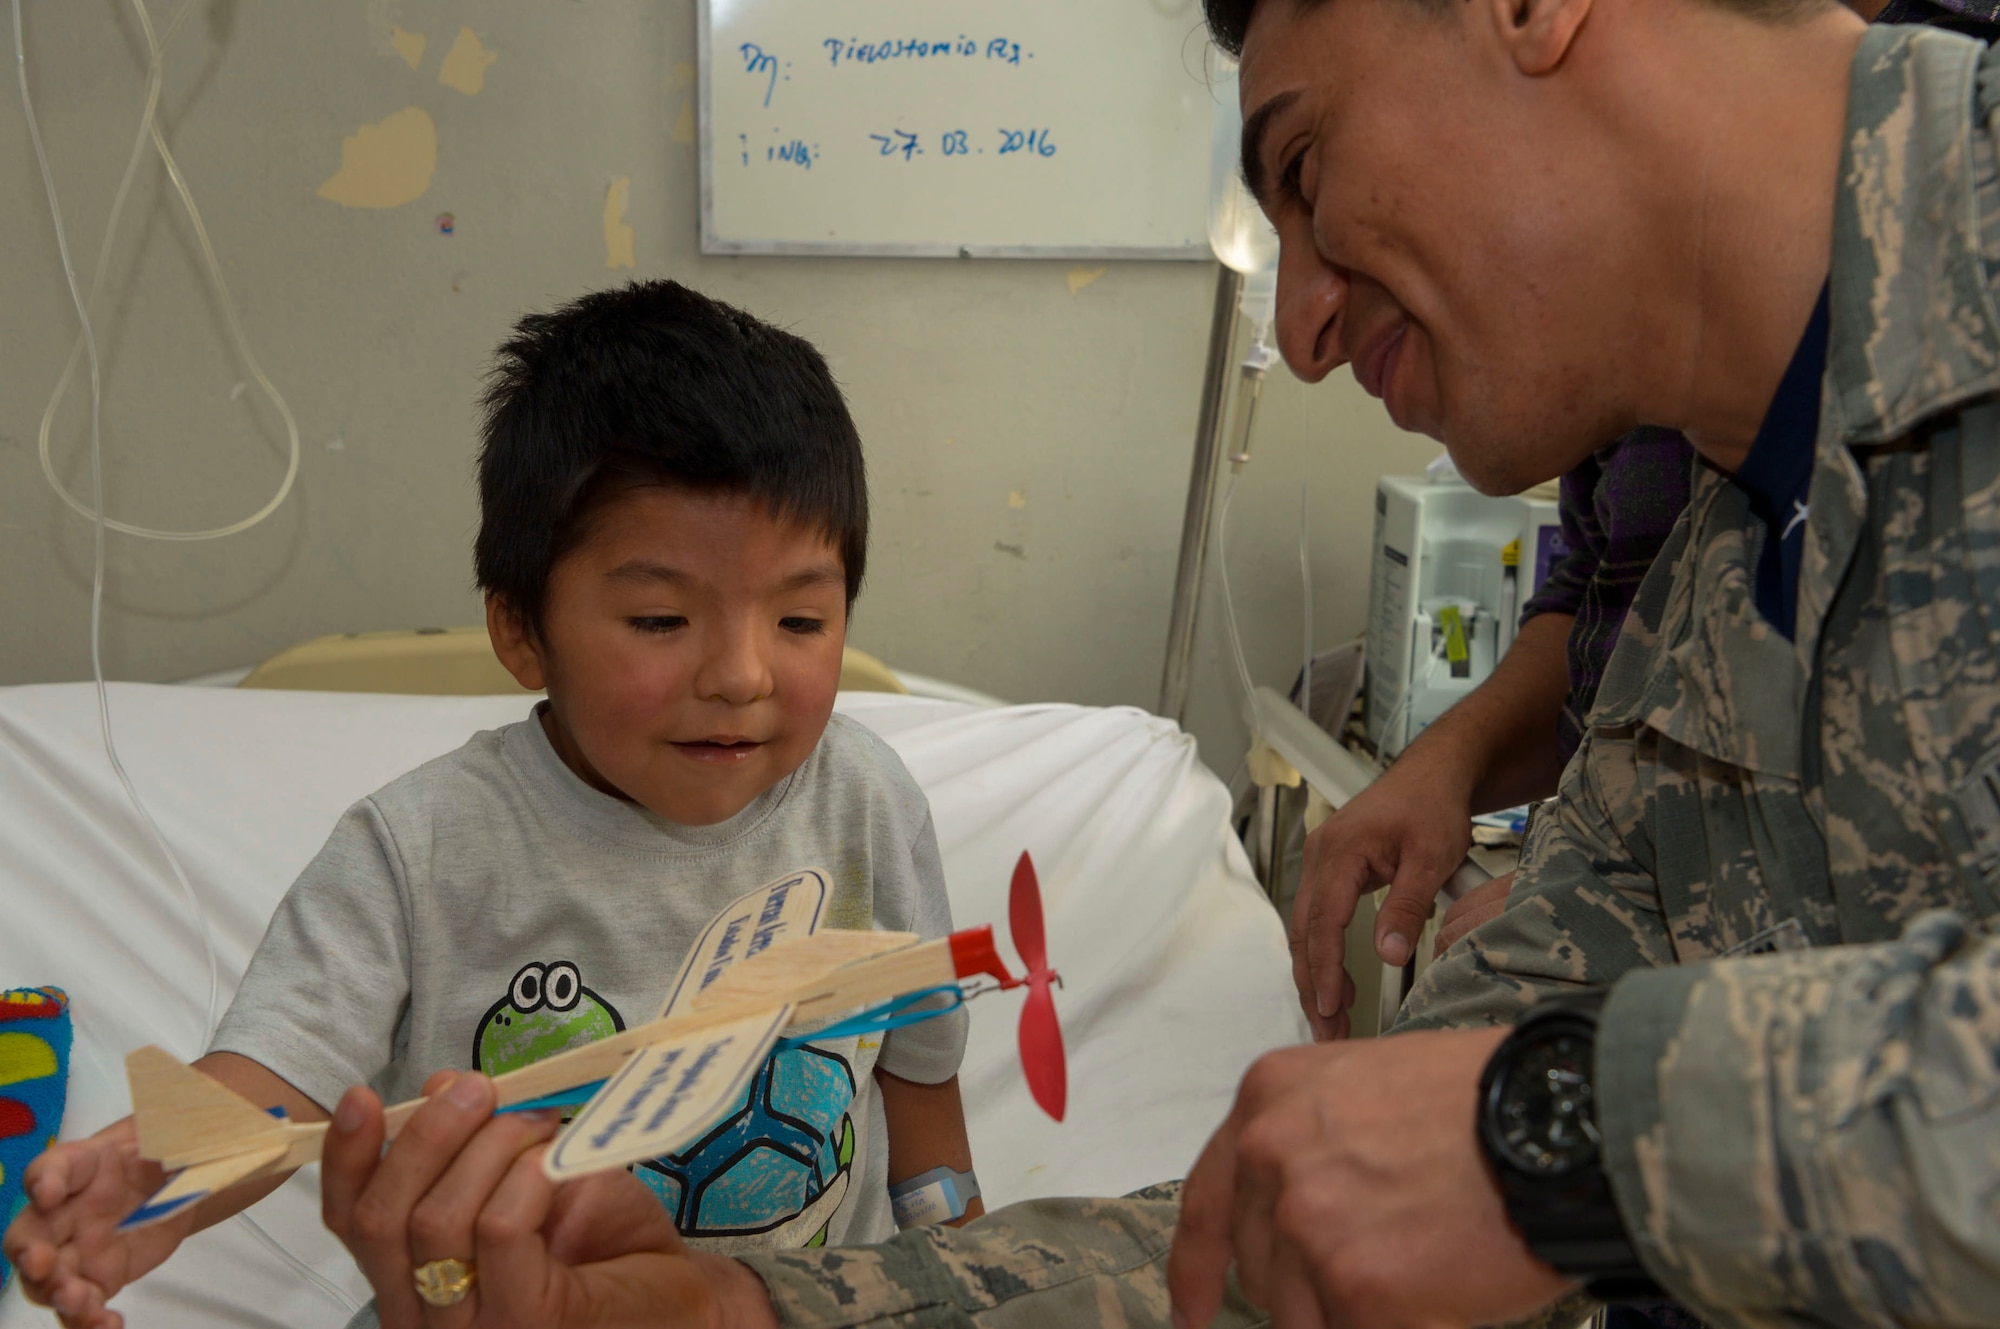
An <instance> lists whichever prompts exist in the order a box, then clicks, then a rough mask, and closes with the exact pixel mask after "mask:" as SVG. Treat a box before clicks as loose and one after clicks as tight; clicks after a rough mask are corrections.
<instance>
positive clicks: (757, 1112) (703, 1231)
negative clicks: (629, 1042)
mask: <svg viewBox="0 0 2000 1329" xmlns="http://www.w3.org/2000/svg"><path fill="white" fill-rule="evenodd" d="M624 1028H625V1020H624V1017H623V1016H621V1015H620V1014H619V1013H618V1010H617V1008H616V1007H614V1006H613V1005H612V1004H611V1003H610V1002H608V1001H606V1000H605V999H604V998H603V997H602V996H601V995H599V994H598V993H596V992H594V991H592V990H591V989H590V988H588V987H586V986H585V985H584V982H583V974H582V970H581V969H580V968H579V967H578V966H577V965H576V964H575V963H574V962H573V961H569V960H555V961H550V962H546V963H544V962H540V961H534V962H530V963H528V964H524V965H522V966H521V968H520V969H519V970H517V971H516V972H515V974H514V978H513V980H512V981H511V982H510V983H509V984H508V985H507V995H506V996H504V997H502V998H500V1000H498V1001H496V1002H494V1003H493V1005H492V1006H490V1007H489V1008H488V1009H487V1011H486V1014H485V1015H484V1016H483V1017H481V1019H480V1021H479V1028H478V1031H477V1032H476V1033H475V1034H474V1036H473V1064H474V1065H475V1066H477V1067H478V1068H479V1070H480V1071H482V1072H483V1073H485V1074H487V1075H501V1074H504V1073H506V1072H508V1071H512V1070H518V1069H520V1068H521V1067H523V1066H527V1065H530V1064H532V1063H534V1062H537V1061H541V1060H543V1059H544V1058H546V1057H552V1056H554V1055H555V1054H556V1053H558V1052H567V1051H568V1050H569V1049H571V1048H576V1047H582V1046H583V1045H584V1044H586V1043H594V1042H596V1041H597V1040H598V1039H600V1038H605V1037H608V1036H609V1035H611V1034H614V1033H617V1032H619V1031H621V1030H623V1029H624ZM835 1046H840V1044H836V1045H835ZM854 1094H855V1083H854V1069H853V1066H852V1064H851V1063H850V1062H849V1061H848V1059H847V1058H846V1057H843V1056H841V1055H840V1054H839V1053H838V1052H836V1051H832V1050H829V1049H827V1048H822V1047H816V1046H812V1045H804V1046H799V1047H781V1048H780V1049H779V1050H778V1051H776V1052H774V1053H772V1054H771V1056H770V1058H769V1059H767V1060H766V1061H765V1063H764V1065H763V1067H762V1069H760V1070H759V1071H758V1072H757V1075H756V1076H755V1077H754V1078H753V1079H752V1080H751V1082H750V1084H749V1085H748V1086H747V1087H746V1088H745V1090H744V1093H743V1097H742V1098H741V1099H739V1100H738V1101H737V1103H736V1104H735V1105H734V1106H733V1107H731V1108H730V1109H729V1110H728V1111H727V1112H725V1113H723V1114H722V1116H721V1117H719V1118H717V1120H716V1122H715V1124H714V1125H712V1126H710V1127H709V1129H708V1131H707V1132H706V1133H705V1134H704V1135H703V1136H702V1138H701V1139H699V1140H696V1141H694V1142H693V1143H692V1144H690V1145H688V1146H687V1148H685V1149H683V1150H682V1151H680V1152H679V1153H675V1154H671V1155H668V1156H665V1157H662V1158H655V1159H650V1160H648V1161H647V1162H644V1163H641V1164H639V1165H638V1166H637V1167H635V1168H634V1169H633V1171H634V1172H635V1173H636V1174H637V1175H638V1177H639V1179H640V1180H641V1181H643V1182H645V1183H646V1185H647V1187H648V1188H649V1189H651V1190H652V1192H653V1193H654V1194H655V1195H657V1196H658V1197H659V1199H660V1203H661V1204H663V1205H664V1206H666V1209H667V1211H668V1212H669V1213H671V1214H672V1215H673V1217H674V1225H675V1226H676V1227H678V1228H679V1229H680V1231H681V1234H682V1235H683V1236H685V1237H688V1238H690V1239H691V1240H696V1241H699V1242H701V1244H702V1245H703V1246H705V1247H707V1248H709V1249H722V1250H732V1249H759V1248H761V1249H784V1248H788V1247H796V1246H818V1245H822V1244H824V1243H825V1241H826V1238H827V1224H828V1222H829V1221H830V1220H831V1219H832V1217H833V1215H834V1213H835V1212H837V1211H838V1210H839V1208H840V1205H841V1202H842V1201H843V1200H844V1199H845V1198H846V1196H847V1187H848V1184H849V1180H850V1177H851V1175H852V1171H853V1163H854V1153H855V1148H856V1144H857V1138H856V1130H855V1124H854V1118H853V1117H852V1115H851V1114H850V1113H849V1112H848V1108H849V1107H850V1106H851V1105H852V1103H853V1102H854Z"/></svg>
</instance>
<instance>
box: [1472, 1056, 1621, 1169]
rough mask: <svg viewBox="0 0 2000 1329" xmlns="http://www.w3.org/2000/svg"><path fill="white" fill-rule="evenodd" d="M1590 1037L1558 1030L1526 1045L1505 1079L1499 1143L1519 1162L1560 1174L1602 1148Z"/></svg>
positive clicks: (1500, 1096) (1501, 1091) (1500, 1103)
mask: <svg viewBox="0 0 2000 1329" xmlns="http://www.w3.org/2000/svg"><path fill="white" fill-rule="evenodd" d="M1590 1063H1591V1040H1590V1038H1589V1037H1588V1036H1587V1035H1584V1034H1580V1033H1558V1034H1555V1035H1553V1036H1552V1037H1549V1038H1547V1039H1544V1040H1542V1041H1540V1042H1536V1043H1533V1044H1531V1045H1529V1046H1527V1047H1524V1048H1522V1049H1521V1051H1520V1055H1519V1058H1518V1059H1517V1060H1516V1061H1515V1062H1514V1064H1513V1066H1512V1067H1510V1068H1509V1069H1508V1071H1507V1076H1506V1078H1505V1079H1504V1080H1503V1081H1502V1082H1501V1083H1500V1085H1499V1086H1498V1087H1499V1094H1498V1095H1497V1097H1498V1102H1497V1104H1496V1107H1497V1108H1498V1118H1499V1119H1498V1121H1497V1122H1496V1123H1495V1124H1496V1125H1497V1126H1498V1127H1499V1131H1498V1134H1499V1137H1500V1143H1501V1144H1502V1146H1503V1147H1504V1148H1505V1149H1506V1151H1507V1153H1508V1155H1509V1157H1510V1159H1511V1160H1512V1162H1513V1163H1514V1164H1515V1166H1517V1167H1520V1168H1522V1169H1523V1170H1525V1171H1528V1172H1531V1173H1537V1174H1540V1175H1543V1176H1559V1175H1562V1174H1564V1173H1567V1172H1571V1171H1574V1170H1575V1169H1577V1168H1580V1167H1582V1166H1584V1165H1585V1164H1587V1163H1589V1162H1590V1161H1591V1159H1592V1158H1594V1157H1595V1156H1596V1153H1597V1114H1596V1111H1595V1109H1594V1107H1593V1105H1592V1103H1591V1095H1590Z"/></svg>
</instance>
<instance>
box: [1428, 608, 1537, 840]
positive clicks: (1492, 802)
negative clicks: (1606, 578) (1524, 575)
mask: <svg viewBox="0 0 2000 1329" xmlns="http://www.w3.org/2000/svg"><path fill="white" fill-rule="evenodd" d="M1575 622H1576V619H1575V617H1574V616H1572V615H1569V614H1537V615H1536V616H1535V617H1533V618H1531V619H1529V620H1528V621H1527V622H1526V623H1523V624H1522V625H1521V630H1520V632H1519V633H1518V634H1516V635H1515V637H1514V644H1513V645H1512V646H1511V647H1509V648H1508V650H1507V654H1506V655H1505V656H1504V657H1502V658H1501V660H1500V663H1499V664H1498V665H1496V666H1495V667H1494V670H1493V676H1492V677H1491V678H1488V679H1487V680H1486V681H1485V682H1484V683H1482V684H1480V685H1479V686H1478V687H1477V688H1475V689H1473V691H1472V692H1471V693H1470V694H1468V695H1467V696H1466V698H1465V700H1463V701H1461V702H1459V703H1458V705H1456V706H1454V707H1452V708H1451V709H1450V710H1448V711H1446V712H1445V713H1444V714H1443V715H1441V716H1439V717H1438V718H1437V719H1436V720H1435V721H1433V722H1432V723H1431V725H1430V727H1429V728H1427V729H1425V730H1424V732H1423V733H1421V734H1419V735H1418V736H1417V738H1416V739H1415V741H1413V742H1412V743H1411V744H1410V746H1409V747H1408V748H1407V749H1405V750H1404V753H1403V755H1402V756H1401V757H1400V758H1398V759H1397V760H1398V764H1404V765H1412V766H1424V767H1431V768H1434V769H1436V770H1437V771H1438V772H1439V775H1440V778H1451V777H1448V776H1446V775H1445V773H1446V772H1448V771H1449V772H1455V773H1456V778H1457V779H1459V780H1462V781H1464V782H1465V785H1464V786H1463V787H1461V788H1460V789H1458V790H1455V791H1453V792H1455V793H1459V794H1462V795H1464V796H1465V797H1466V799H1467V801H1468V802H1469V803H1470V805H1471V808H1472V811H1473V812H1474V813H1475V814H1477V813H1481V812H1491V811H1493V810H1494V809H1496V808H1509V807H1513V806H1514V805H1515V804H1517V803H1526V802H1529V801H1531V800H1533V799H1538V798H1547V797H1548V796H1549V795H1551V794H1553V793H1554V792H1555V790H1556V782H1557V781H1558V780H1559V779H1561V777H1562V768H1563V763H1562V757H1561V756H1560V754H1559V753H1558V750H1557V747H1556V722H1557V720H1558V719H1559V718H1560V716H1561V715H1562V704H1563V697H1564V696H1565V695H1566V694H1567V693H1568V691H1569V657H1568V643H1569V631H1570V627H1571V625H1573V624H1574V623H1575Z"/></svg>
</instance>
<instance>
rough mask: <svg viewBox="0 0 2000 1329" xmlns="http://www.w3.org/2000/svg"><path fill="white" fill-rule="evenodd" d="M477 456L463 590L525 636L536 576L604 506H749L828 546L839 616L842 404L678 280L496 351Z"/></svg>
mask: <svg viewBox="0 0 2000 1329" xmlns="http://www.w3.org/2000/svg"><path fill="white" fill-rule="evenodd" d="M483 404H484V406H485V408H486V423H485V428H484V431H483V434H484V441H483V443H482V444H481V446H480V449H479V537H478V539H477V540H476V541H475V542H474V544H473V565H474V568H475V570H476V572H477V577H478V583H479V588H480V589H481V590H482V591H485V592H486V593H487V594H488V595H497V596H499V597H500V598H501V599H503V600H505V601H506V602H507V604H508V606H509V607H510V608H511V609H512V610H513V611H514V612H515V613H517V614H519V615H521V616H522V617H523V618H524V619H525V620H526V622H527V624H528V626H529V627H530V629H532V630H533V631H535V632H537V633H539V632H540V630H541V624H542V611H543V608H544V603H545V600H546V598H547V595H548V588H549V577H550V574H551V573H552V572H553V570H554V568H555V565H556V563H557V561H558V560H559V559H561V558H562V557H563V555H565V554H567V553H569V552H570V551H571V550H572V549H574V548H576V546H577V545H578V544H579V543H581V542H582V541H583V539H584V538H585V537H586V536H587V535H588V534H589V530H590V519H591V518H592V516H594V515H595V513H596V512H597V511H598V510H599V509H600V508H602V507H603V505H604V504H605V503H606V502H608V501H609V500H610V499H612V498H613V497H615V496H616V495H618V494H620V493H623V492H625V491H627V490H629V489H632V488H635V487H639V486H644V485H655V484H657V485H670V486H683V487H685V488H688V489H693V490H697V491H709V492H716V491H720V492H726V493H740V494H748V495H751V496H752V497H754V498H758V499H761V500H762V501H763V502H764V503H765V504H766V505H768V506H769V508H770V509H771V511H772V513H773V514H774V515H776V516H777V517H779V518H780V519H782V520H788V521H796V522H799V523H801V524H803V525H805V526H807V527H809V528H812V529H815V530H817V531H820V532H822V533H824V534H825V536H826V537H827V540H828V541H829V542H830V543H831V544H833V546H834V547H835V548H836V549H838V550H839V551H840V559H841V563H842V565H843V567H844V568H845V570H846V574H847V602H848V605H849V606H850V607H852V605H853V603H854V597H855V595H856V594H857V593H858V592H859V591H860V589H861V578H862V574H863V572H864V571H866V566H867V561H868V481H867V476H866V474H865V472H864V470H863V467H862V461H861V438H860V435H859V434H858V433H856V432H855V428H854V421H853V419H852V417H850V416H849V415H848V413H847V403H846V402H845V401H844V400H842V398H841V395H840V389H839V387H838V386H836V385H835V383H834V381H833V375H832V374H831V373H830V372H829V371H828V370H827V367H826V361H825V360H824V359H822V358H821V356H820V353H819V352H818V351H816V350H814V349H813V347H812V345H811V343H809V342H807V341H805V340H804V339H803V338H800V337H795V336H793V335H792V334H791V333H789V332H784V331H781V330H780V329H778V328H774V327H772V326H771V325H770V324H768V323H765V322H763V321H762V320H760V319H756V318H753V317H751V316H750V315H749V314H746V313H744V312H743V311H742V310H740V309H735V308H732V307H731V306H729V305H726V304H723V303H722V302H721V301H720V300H712V299H710V298H709V297H707V296H705V295H702V294H701V293H700V292H698V291H692V290H689V289H688V288H687V287H685V286H682V285H681V284H680V283H678V282H672V281H645V282H632V283H630V284H629V285H627V286H624V287H622V288H620V289H617V290H610V291H598V292H596V293H594V294H591V295H586V296H584V297H582V298H581V299H579V300H573V301H571V302H570V303H569V304H566V305H564V306H562V307H561V308H559V309H557V310H556V311H555V312H553V313H549V314H530V315H528V316H527V317H526V318H523V319H522V320H521V321H520V322H519V323H517V324H515V326H514V336H513V337H512V338H511V339H510V340H508V341H507V342H505V343H504V344H502V345H501V347H500V350H499V353H498V363H497V364H496V365H495V366H494V369H493V373H492V376H491V379H490V380H489V386H488V388H487V392H486V396H485V398H484V402H483Z"/></svg>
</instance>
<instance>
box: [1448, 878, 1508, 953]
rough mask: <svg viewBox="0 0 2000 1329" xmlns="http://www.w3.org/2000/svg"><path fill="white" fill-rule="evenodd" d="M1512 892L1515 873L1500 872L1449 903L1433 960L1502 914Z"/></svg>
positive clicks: (1505, 909)
mask: <svg viewBox="0 0 2000 1329" xmlns="http://www.w3.org/2000/svg"><path fill="white" fill-rule="evenodd" d="M1513 889H1514V874H1513V873H1511V872H1503V873H1501V874H1500V875H1499V876H1497V877H1495V878H1494V879H1493V880H1491V881H1486V882H1481V883H1480V884H1479V885H1477V886H1475V887H1473V888H1472V889H1471V890H1469V891H1467V892H1466V893H1465V894H1464V895H1461V896H1459V897H1458V899H1456V900H1454V901H1452V905H1451V908H1449V909H1447V910H1445V911H1444V921H1443V922H1442V923H1439V924H1438V934H1437V946H1436V948H1435V949H1434V950H1433V951H1432V953H1431V955H1432V958H1433V959H1435V958H1436V957H1437V956H1440V955H1443V954H1444V953H1445V952H1446V951H1448V950H1450V949H1451V948H1452V947H1453V946H1454V945H1455V944H1456V943H1457V942H1458V940H1459V938H1461V937H1463V936H1465V934H1466V933H1468V932H1470V931H1472V930H1473V929H1474V928H1476V927H1478V926H1479V925H1480V924H1481V923H1484V922H1486V921H1487V920H1488V919H1494V918H1498V917H1500V915H1501V914H1503V913H1505V912H1506V911H1507V896H1508V894H1509V893H1510V892H1512V891H1513Z"/></svg>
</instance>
